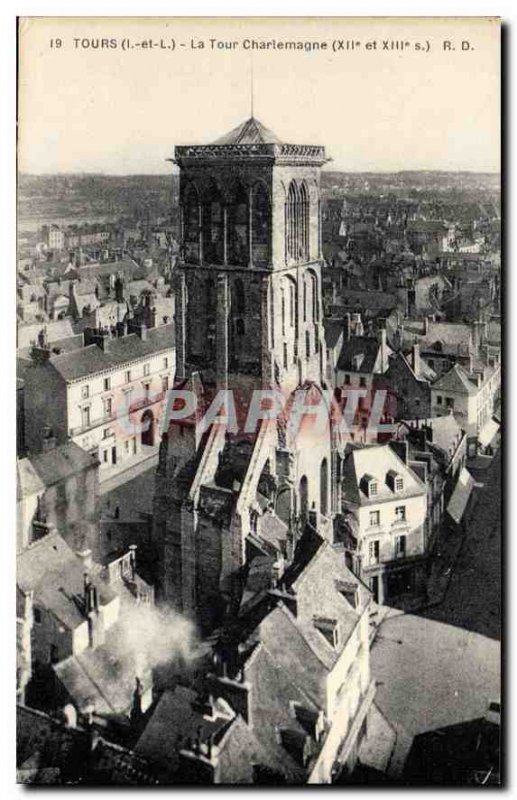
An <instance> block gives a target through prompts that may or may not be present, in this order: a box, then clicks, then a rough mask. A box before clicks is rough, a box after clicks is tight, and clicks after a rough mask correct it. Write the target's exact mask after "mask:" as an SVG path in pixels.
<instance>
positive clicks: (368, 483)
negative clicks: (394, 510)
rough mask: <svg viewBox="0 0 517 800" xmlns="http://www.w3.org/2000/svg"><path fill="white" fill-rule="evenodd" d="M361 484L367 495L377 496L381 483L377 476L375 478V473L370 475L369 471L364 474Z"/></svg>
mask: <svg viewBox="0 0 517 800" xmlns="http://www.w3.org/2000/svg"><path fill="white" fill-rule="evenodd" d="M359 486H360V488H361V491H362V492H363V493H364V494H365V495H366V497H376V496H377V494H378V492H379V483H378V481H377V478H375V477H374V476H373V475H369V474H368V473H366V474H365V475H363V477H362V478H361V482H360V484H359Z"/></svg>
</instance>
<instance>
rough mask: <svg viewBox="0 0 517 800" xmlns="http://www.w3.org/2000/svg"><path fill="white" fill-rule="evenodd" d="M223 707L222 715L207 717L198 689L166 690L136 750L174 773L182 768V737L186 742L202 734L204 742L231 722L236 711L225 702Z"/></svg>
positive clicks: (182, 687) (179, 687)
mask: <svg viewBox="0 0 517 800" xmlns="http://www.w3.org/2000/svg"><path fill="white" fill-rule="evenodd" d="M220 708H221V711H222V712H223V715H221V716H216V717H215V719H207V718H206V717H205V716H204V715H203V711H202V708H201V707H200V698H199V695H198V693H197V692H196V691H195V690H193V689H188V688H186V687H185V686H176V687H175V689H173V690H171V689H166V690H165V692H164V693H163V694H162V696H161V698H160V700H159V701H158V703H157V705H156V708H155V710H154V712H153V715H152V716H151V718H150V720H149V722H148V724H147V725H146V727H145V730H144V732H143V733H142V735H141V737H140V739H139V740H138V742H137V744H136V747H135V752H136V753H138V754H139V755H141V756H143V757H144V758H147V759H149V760H150V761H152V762H154V763H157V764H158V765H160V766H162V767H163V768H166V769H167V770H168V771H171V772H174V771H175V770H177V769H178V767H179V757H178V750H179V747H178V744H179V743H178V738H179V737H181V738H182V739H183V740H184V741H186V740H187V739H189V738H191V739H195V738H196V736H197V735H198V734H200V736H201V739H202V740H203V741H204V740H206V739H208V738H209V737H210V736H214V735H215V734H217V733H220V732H222V730H223V729H224V728H225V727H228V725H230V724H231V722H232V720H233V718H234V717H235V712H233V711H232V710H231V709H230V708H229V707H228V706H226V704H224V705H223V704H220ZM224 714H226V716H225V715H224Z"/></svg>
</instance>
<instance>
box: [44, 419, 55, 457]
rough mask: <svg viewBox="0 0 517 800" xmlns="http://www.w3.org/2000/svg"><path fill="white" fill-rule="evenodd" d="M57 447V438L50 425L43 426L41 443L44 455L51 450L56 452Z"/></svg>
mask: <svg viewBox="0 0 517 800" xmlns="http://www.w3.org/2000/svg"><path fill="white" fill-rule="evenodd" d="M55 447H56V437H55V436H54V432H53V430H52V428H51V427H50V425H44V426H43V439H42V441H41V450H42V452H43V453H48V451H49V450H54V449H55Z"/></svg>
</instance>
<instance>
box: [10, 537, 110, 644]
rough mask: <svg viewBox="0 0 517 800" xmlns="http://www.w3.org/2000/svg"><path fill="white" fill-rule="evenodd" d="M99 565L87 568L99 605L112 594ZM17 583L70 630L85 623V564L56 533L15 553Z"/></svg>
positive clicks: (106, 600) (37, 603)
mask: <svg viewBox="0 0 517 800" xmlns="http://www.w3.org/2000/svg"><path fill="white" fill-rule="evenodd" d="M99 571H100V569H99V567H98V566H97V567H96V568H94V569H93V570H90V572H91V574H92V579H93V580H94V582H95V585H96V587H97V592H98V597H99V604H100V605H106V604H107V603H109V602H111V601H112V600H113V599H114V597H115V595H114V593H113V592H112V590H111V589H110V588H109V587H108V586H107V585H106V584H105V583H104V582H103V581H102V580H97V581H95V578H96V577H97V578H98V577H99ZM16 582H17V584H18V585H19V587H20V589H21V590H22V591H24V592H28V591H33V592H34V602H35V604H36V605H40V606H42V607H44V608H46V609H47V610H48V611H50V612H52V613H53V614H54V615H55V616H56V617H57V618H58V619H59V620H60V621H61V622H62V623H63V624H64V625H66V626H67V627H68V628H69V629H72V630H73V629H75V628H76V627H77V626H79V625H81V624H82V623H83V622H85V620H86V617H85V615H84V601H83V592H84V567H83V563H82V561H81V559H79V558H78V556H77V555H76V554H75V553H74V551H73V550H72V549H71V548H70V547H69V546H68V544H67V543H66V542H65V541H64V539H62V538H61V536H60V535H59V534H58V533H57V532H53V533H49V534H48V535H47V536H44V537H43V538H42V539H39V540H38V541H37V542H34V544H32V545H30V547H28V548H26V549H25V550H23V551H22V552H21V553H19V554H18V556H17V559H16Z"/></svg>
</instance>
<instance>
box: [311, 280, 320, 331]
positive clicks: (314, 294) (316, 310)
mask: <svg viewBox="0 0 517 800" xmlns="http://www.w3.org/2000/svg"><path fill="white" fill-rule="evenodd" d="M311 289H312V291H311V301H312V319H313V322H317V321H318V320H319V305H318V303H319V297H318V280H317V278H316V275H315V274H314V273H313V272H311Z"/></svg>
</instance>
